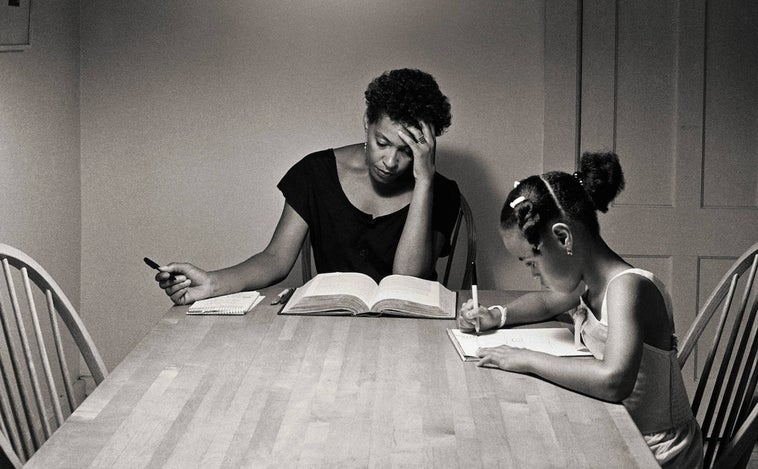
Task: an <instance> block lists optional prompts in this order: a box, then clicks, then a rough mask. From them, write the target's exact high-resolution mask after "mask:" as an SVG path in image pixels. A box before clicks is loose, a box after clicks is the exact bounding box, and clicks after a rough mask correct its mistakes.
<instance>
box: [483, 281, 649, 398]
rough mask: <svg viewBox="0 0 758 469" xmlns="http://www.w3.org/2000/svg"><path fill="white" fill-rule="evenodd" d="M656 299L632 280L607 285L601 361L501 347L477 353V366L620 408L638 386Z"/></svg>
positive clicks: (643, 285) (645, 286)
mask: <svg viewBox="0 0 758 469" xmlns="http://www.w3.org/2000/svg"><path fill="white" fill-rule="evenodd" d="M656 295H657V296H660V294H659V292H658V290H657V288H656V287H655V285H653V284H652V283H650V282H648V281H647V280H645V279H644V278H642V277H639V276H636V275H624V276H621V277H619V278H618V279H616V280H614V281H613V283H612V284H611V285H609V287H608V293H607V298H606V302H607V311H608V339H607V342H606V347H605V354H604V356H603V358H602V359H585V358H568V357H555V356H552V355H548V354H544V353H539V352H533V351H530V350H523V349H514V348H510V347H505V346H503V347H495V348H491V349H482V350H480V353H479V355H480V357H482V360H481V361H480V362H479V366H485V365H493V366H496V367H498V368H502V369H504V370H508V371H515V372H519V373H532V374H535V375H538V376H540V377H542V378H544V379H547V380H549V381H552V382H554V383H556V384H558V385H561V386H564V387H566V388H569V389H572V390H574V391H578V392H581V393H583V394H587V395H589V396H592V397H595V398H598V399H603V400H606V401H611V402H619V401H621V400H622V399H624V398H626V397H627V396H628V395H629V394H630V393H631V392H632V389H633V388H634V383H635V381H636V380H637V372H638V371H639V366H640V360H641V358H642V347H643V341H644V329H645V328H646V326H645V324H646V323H648V324H653V323H654V322H655V321H654V319H655V318H656V317H659V316H656V315H655V312H653V313H652V314H651V308H650V307H649V305H650V304H654V300H655V297H656ZM509 314H510V313H509ZM651 320H653V321H651ZM653 326H654V324H653Z"/></svg>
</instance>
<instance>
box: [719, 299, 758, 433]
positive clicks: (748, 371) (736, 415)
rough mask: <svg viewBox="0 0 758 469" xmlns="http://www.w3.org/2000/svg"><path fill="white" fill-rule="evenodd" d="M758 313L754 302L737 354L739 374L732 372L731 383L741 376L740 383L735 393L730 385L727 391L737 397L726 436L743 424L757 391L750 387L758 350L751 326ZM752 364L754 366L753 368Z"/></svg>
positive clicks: (728, 422) (757, 335)
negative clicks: (746, 410) (743, 360)
mask: <svg viewBox="0 0 758 469" xmlns="http://www.w3.org/2000/svg"><path fill="white" fill-rule="evenodd" d="M757 312H758V302H756V301H753V305H752V307H751V308H750V312H749V314H748V318H747V320H746V321H745V327H744V328H743V330H742V337H741V340H740V346H739V349H738V351H737V354H736V356H737V357H738V360H737V361H736V362H735V365H734V368H736V369H737V371H738V373H734V372H732V375H731V376H730V378H729V380H730V383H733V382H734V381H736V378H737V374H739V375H740V377H739V382H738V383H737V388H736V390H735V391H734V392H732V386H731V384H729V385H728V387H727V391H726V394H727V395H733V396H735V399H734V403H733V404H732V407H731V408H730V410H729V414H728V416H727V419H726V424H725V426H724V429H725V430H724V434H726V435H731V434H733V433H734V429H735V428H736V427H738V426H739V425H740V424H742V421H743V420H742V419H741V416H743V418H744V415H745V413H746V412H745V410H744V408H745V406H746V405H749V403H750V401H751V400H752V398H751V396H752V395H753V393H754V391H755V389H753V391H752V392H750V389H749V385H750V381H751V376H752V374H753V369H754V368H755V365H754V364H755V354H756V348H758V340H757V339H758V334H755V333H754V332H755V331H754V330H753V328H751V327H750V325H751V324H755V317H756V313H757ZM748 342H750V346H749V351H748V352H747V353H745V351H746V350H748ZM743 358H744V359H745V367H744V368H741V367H740V365H741V362H742V359H743ZM751 363H752V364H753V366H751ZM740 372H741V373H740ZM740 396H743V398H742V399H740Z"/></svg>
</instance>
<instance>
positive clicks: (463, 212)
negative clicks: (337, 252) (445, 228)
mask: <svg viewBox="0 0 758 469" xmlns="http://www.w3.org/2000/svg"><path fill="white" fill-rule="evenodd" d="M463 223H465V224H466V239H467V245H466V264H465V268H464V271H463V279H462V281H461V289H464V288H469V287H471V272H472V270H473V269H472V266H471V264H472V262H473V261H474V260H476V226H475V225H474V216H473V214H472V213H471V207H470V206H469V204H468V202H467V201H466V198H465V197H464V196H463V194H461V206H460V208H459V210H458V217H457V218H456V220H455V225H453V232H452V233H451V236H450V254H449V255H448V256H447V261H446V264H445V270H444V273H443V275H442V281H441V283H442V284H443V285H445V286H447V284H448V281H449V279H450V271H451V270H452V269H451V267H452V265H453V258H454V255H455V251H456V246H457V244H458V234H459V232H460V229H461V224H463ZM311 256H312V249H311V239H310V234H309V233H306V235H305V240H304V241H303V246H302V247H301V248H300V264H301V266H302V272H303V283H305V282H307V281H308V280H310V279H312V278H313V272H314V265H313V259H312V257H311Z"/></svg>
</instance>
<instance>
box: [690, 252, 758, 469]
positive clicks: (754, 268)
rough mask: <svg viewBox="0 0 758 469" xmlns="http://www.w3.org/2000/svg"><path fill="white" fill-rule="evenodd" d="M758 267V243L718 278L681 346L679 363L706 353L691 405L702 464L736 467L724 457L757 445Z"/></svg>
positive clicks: (736, 457) (698, 365)
mask: <svg viewBox="0 0 758 469" xmlns="http://www.w3.org/2000/svg"><path fill="white" fill-rule="evenodd" d="M757 272H758V243H756V244H754V245H753V246H751V247H750V249H748V250H747V251H746V252H745V253H744V254H743V255H742V256H741V257H740V258H739V259H738V260H737V261H736V262H735V263H734V264H733V265H732V266H731V267H730V269H729V270H728V271H727V273H726V274H725V275H724V276H723V277H722V278H721V281H720V282H719V283H718V285H717V286H716V288H715V289H714V290H713V292H712V293H711V294H710V296H709V297H708V299H707V300H706V302H705V303H704V305H703V307H702V308H701V309H700V312H699V313H698V315H697V317H696V318H695V321H694V322H693V324H692V326H691V327H690V330H689V331H688V333H687V336H686V337H685V338H684V340H683V341H682V343H681V346H680V350H679V354H678V359H679V365H680V366H684V365H685V363H686V362H687V361H688V359H689V358H690V356H692V353H693V351H694V350H695V349H696V348H697V349H698V352H700V351H703V352H704V353H698V355H700V356H704V357H705V359H704V360H702V364H701V363H700V361H701V360H696V363H695V365H696V370H697V372H698V377H697V380H698V382H697V388H696V390H695V395H694V397H693V398H692V410H693V412H694V414H695V415H696V417H697V419H698V421H699V422H700V426H701V429H702V432H703V441H704V443H705V459H704V467H706V468H710V467H738V466H739V464H738V465H737V466H735V465H734V464H731V465H728V466H727V465H725V463H726V462H727V461H732V462H733V461H743V462H745V463H746V462H747V459H746V458H749V456H750V451H751V450H752V447H753V446H754V445H755V441H756V434H757V433H758V429H756V425H757V424H756V393H755V391H756V382H757V381H758V369H757V367H756V353H757V352H758V339H757V337H756V336H757V335H758V334H756V327H755V317H756V312H758V288H756V287H755V285H756V273H757ZM738 292H740V293H738ZM706 331H708V332H709V333H708V334H706V333H705V332H706ZM710 332H712V335H711V334H710ZM709 337H712V340H710V342H709V341H708V340H707V339H708V338H709ZM698 358H699V357H698ZM751 439H752V440H751ZM739 451H743V453H739ZM744 451H747V452H746V453H744ZM738 453H739V454H738Z"/></svg>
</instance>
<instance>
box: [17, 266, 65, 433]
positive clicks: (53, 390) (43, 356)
mask: <svg viewBox="0 0 758 469" xmlns="http://www.w3.org/2000/svg"><path fill="white" fill-rule="evenodd" d="M21 275H22V278H23V281H24V290H25V291H26V299H27V301H28V303H29V312H30V313H31V316H32V327H33V328H34V336H35V337H36V339H37V351H38V352H39V355H40V362H41V363H42V371H43V372H44V376H45V380H46V382H47V389H48V395H49V396H50V403H51V405H52V407H53V414H54V415H55V420H56V428H57V427H60V426H61V425H63V412H62V411H61V405H60V402H59V401H58V388H57V386H56V385H55V380H54V379H53V371H52V369H51V368H50V359H49V357H48V355H47V346H46V345H45V338H44V337H43V336H42V327H41V326H40V322H39V314H37V305H36V304H35V302H34V294H33V293H32V286H31V284H30V282H29V275H28V272H27V269H26V268H22V269H21ZM47 291H49V290H46V292H47ZM40 402H41V404H42V408H43V409H45V405H44V402H42V401H40ZM42 415H45V421H44V422H43V423H44V427H45V428H46V432H47V437H48V438H50V435H52V429H51V428H50V423H49V422H48V420H47V417H46V415H47V409H45V411H44V412H42Z"/></svg>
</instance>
